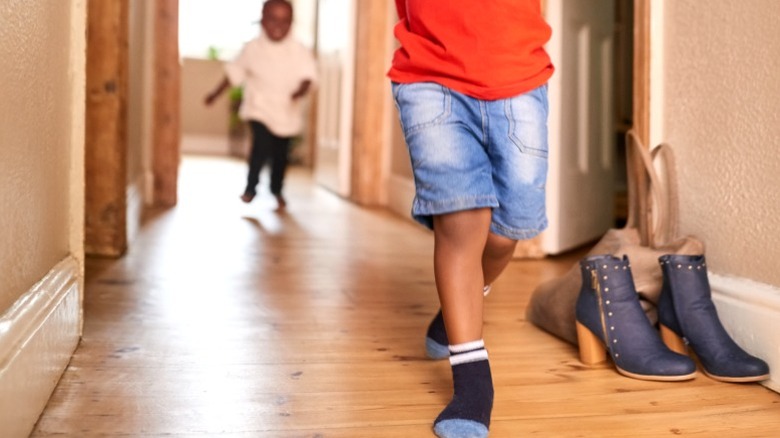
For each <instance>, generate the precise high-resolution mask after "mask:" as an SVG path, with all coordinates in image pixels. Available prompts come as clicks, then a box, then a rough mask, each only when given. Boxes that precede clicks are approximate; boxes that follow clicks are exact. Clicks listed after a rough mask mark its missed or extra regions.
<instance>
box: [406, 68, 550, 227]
mask: <svg viewBox="0 0 780 438" xmlns="http://www.w3.org/2000/svg"><path fill="white" fill-rule="evenodd" d="M393 97H394V99H395V103H396V106H397V107H398V110H399V113H400V118H401V126H402V128H403V132H404V136H405V138H406V144H407V146H408V148H409V156H410V158H411V161H412V170H413V172H414V182H415V190H416V194H415V198H414V203H413V205H412V216H413V217H414V219H415V220H417V221H418V222H420V223H422V224H423V225H425V226H427V227H428V228H433V216H436V215H440V214H446V213H453V212H456V211H462V210H472V209H479V208H491V209H492V211H493V215H492V223H491V226H490V231H492V232H493V233H495V234H499V235H502V236H505V237H508V238H510V239H513V240H520V239H529V238H531V237H534V236H536V235H537V234H539V233H540V232H541V231H542V230H544V229H545V228H546V227H547V215H546V213H545V183H546V179H547V153H548V146H547V113H548V105H547V85H542V86H540V87H538V88H536V89H534V90H532V91H529V92H527V93H525V94H522V95H519V96H515V97H511V98H507V99H500V100H480V99H475V98H473V97H469V96H466V95H464V94H461V93H458V92H457V91H454V90H452V89H449V88H447V87H444V86H442V85H439V84H436V83H432V82H419V83H409V84H398V83H393Z"/></svg>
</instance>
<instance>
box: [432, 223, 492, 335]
mask: <svg viewBox="0 0 780 438" xmlns="http://www.w3.org/2000/svg"><path fill="white" fill-rule="evenodd" d="M489 226H490V209H479V210H466V211H460V212H456V213H451V214H446V215H440V216H436V217H434V220H433V233H434V254H433V263H434V273H435V275H436V287H437V290H438V292H439V301H440V302H441V306H442V310H443V313H444V322H445V326H446V327H447V335H448V337H449V341H450V344H460V343H463V342H468V341H474V340H477V339H481V338H482V299H483V296H482V287H483V286H484V282H483V274H482V252H483V249H484V248H485V242H486V241H487V237H488V228H489Z"/></svg>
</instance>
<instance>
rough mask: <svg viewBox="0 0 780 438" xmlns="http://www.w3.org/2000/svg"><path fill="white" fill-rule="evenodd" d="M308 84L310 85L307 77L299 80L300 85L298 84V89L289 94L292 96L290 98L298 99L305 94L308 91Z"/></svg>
mask: <svg viewBox="0 0 780 438" xmlns="http://www.w3.org/2000/svg"><path fill="white" fill-rule="evenodd" d="M310 85H311V81H310V80H308V79H307V80H305V81H303V82H301V85H300V86H298V89H297V90H295V93H293V94H292V96H290V97H291V98H292V100H298V99H300V98H301V97H303V96H305V95H306V93H308V92H309V86H310Z"/></svg>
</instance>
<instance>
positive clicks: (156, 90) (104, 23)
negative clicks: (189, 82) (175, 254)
mask: <svg viewBox="0 0 780 438" xmlns="http://www.w3.org/2000/svg"><path fill="white" fill-rule="evenodd" d="M104 3H105V4H104ZM129 7H130V3H129V0H118V1H115V2H89V4H88V14H87V23H88V32H87V35H88V43H87V65H86V69H87V96H86V100H87V105H86V114H85V118H86V138H85V154H86V156H85V188H84V190H85V206H84V210H85V226H84V228H85V230H84V249H85V252H86V253H87V254H89V255H98V256H109V257H118V256H121V255H122V254H124V253H125V251H126V250H127V247H128V217H127V211H128V199H127V189H128V181H127V166H128V150H127V148H128V132H127V131H128V125H127V124H128V88H129V84H128V77H129V71H130V59H129V52H128V44H129V11H130V10H129ZM153 8H154V11H153V17H154V18H153V23H151V25H152V26H153V28H154V32H153V34H154V40H155V44H153V46H152V47H153V50H154V54H153V57H152V58H153V64H154V65H153V71H154V74H153V84H152V89H153V91H152V93H153V96H154V99H153V102H154V103H153V106H154V107H153V108H147V109H145V110H148V111H151V112H152V123H151V125H152V129H151V131H152V132H151V136H152V151H151V169H152V174H153V178H152V179H153V187H152V190H147V193H151V194H152V199H148V200H147V204H150V205H156V206H163V207H171V206H174V205H176V201H177V195H176V194H177V191H178V188H177V180H178V167H179V161H180V147H179V143H180V139H181V123H180V113H181V109H180V105H181V104H180V99H179V95H180V82H181V79H180V76H181V73H180V70H181V69H180V65H179V48H178V47H179V37H178V29H179V27H178V21H179V0H155V1H154V4H153ZM131 220H132V219H131Z"/></svg>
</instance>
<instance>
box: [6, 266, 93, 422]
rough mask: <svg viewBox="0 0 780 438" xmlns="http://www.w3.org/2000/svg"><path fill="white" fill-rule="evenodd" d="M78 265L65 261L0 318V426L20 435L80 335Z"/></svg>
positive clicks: (37, 411)
mask: <svg viewBox="0 0 780 438" xmlns="http://www.w3.org/2000/svg"><path fill="white" fill-rule="evenodd" d="M79 278H80V267H79V264H78V261H77V260H76V259H75V258H73V257H68V258H66V259H65V260H63V261H61V262H60V263H58V264H57V265H56V266H54V267H53V268H52V270H51V271H49V273H48V274H46V276H45V277H43V279H41V281H39V282H38V283H37V284H35V285H34V286H33V287H32V288H31V289H30V290H29V291H27V292H26V293H25V294H24V295H23V296H22V297H21V298H19V300H17V301H16V303H15V304H14V305H13V306H12V307H11V308H10V309H9V310H8V311H7V312H6V313H5V314H3V315H0V425H2V433H3V436H4V437H9V438H10V437H26V436H28V435H29V434H30V432H32V430H33V427H34V426H35V422H36V421H37V420H38V417H39V416H40V414H41V412H43V409H44V408H45V407H46V403H47V402H48V400H49V397H50V396H51V393H52V391H54V388H55V387H56V386H57V382H58V381H59V379H60V376H61V375H62V373H63V371H64V370H65V367H67V365H68V362H69V361H70V358H71V356H72V355H73V351H74V350H75V349H76V346H77V345H78V342H79V338H80V336H81V333H80V332H81V317H82V315H81V293H80V288H81V286H80V285H81V282H80V281H79Z"/></svg>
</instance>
